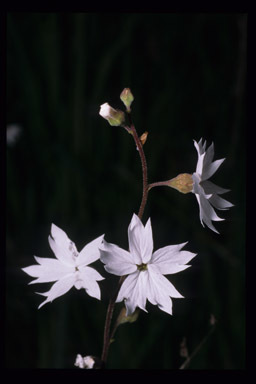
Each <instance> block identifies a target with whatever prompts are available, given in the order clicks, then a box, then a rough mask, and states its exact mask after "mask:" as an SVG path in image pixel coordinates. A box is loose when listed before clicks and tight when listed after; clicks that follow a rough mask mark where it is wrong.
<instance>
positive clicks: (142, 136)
mask: <svg viewBox="0 0 256 384" xmlns="http://www.w3.org/2000/svg"><path fill="white" fill-rule="evenodd" d="M147 137H148V132H147V131H146V132H144V133H143V134H142V135H141V137H140V142H141V144H142V145H144V144H145V143H146V141H147Z"/></svg>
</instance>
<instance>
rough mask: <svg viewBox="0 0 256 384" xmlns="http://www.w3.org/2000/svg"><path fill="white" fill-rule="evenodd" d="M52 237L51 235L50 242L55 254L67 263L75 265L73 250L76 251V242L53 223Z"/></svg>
mask: <svg viewBox="0 0 256 384" xmlns="http://www.w3.org/2000/svg"><path fill="white" fill-rule="evenodd" d="M51 234H52V237H51V236H49V237H48V240H49V244H50V247H51V249H52V251H53V252H54V254H55V256H56V257H57V258H58V259H59V260H60V261H61V262H63V263H65V264H67V265H74V258H73V251H74V250H75V251H76V247H75V244H74V243H73V242H72V241H71V240H70V239H69V238H68V237H67V235H66V233H65V232H64V231H63V230H62V229H60V228H59V227H57V226H56V225H54V224H52V227H51Z"/></svg>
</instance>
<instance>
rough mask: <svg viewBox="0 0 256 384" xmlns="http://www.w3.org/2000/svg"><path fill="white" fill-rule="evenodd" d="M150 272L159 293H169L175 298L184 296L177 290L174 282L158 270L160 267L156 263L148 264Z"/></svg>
mask: <svg viewBox="0 0 256 384" xmlns="http://www.w3.org/2000/svg"><path fill="white" fill-rule="evenodd" d="M148 272H149V274H150V278H151V281H152V283H154V284H155V285H156V286H157V288H158V291H159V294H160V295H161V296H162V295H169V296H171V297H175V298H182V297H183V296H182V295H181V294H180V293H179V292H178V291H177V289H176V288H175V287H174V286H173V284H172V283H171V282H170V281H169V280H168V279H167V278H166V277H165V276H163V275H161V273H159V272H158V268H157V267H156V266H155V265H154V264H149V265H148Z"/></svg>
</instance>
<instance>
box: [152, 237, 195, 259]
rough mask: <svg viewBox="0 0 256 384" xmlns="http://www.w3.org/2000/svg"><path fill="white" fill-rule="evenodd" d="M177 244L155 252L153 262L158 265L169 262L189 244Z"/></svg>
mask: <svg viewBox="0 0 256 384" xmlns="http://www.w3.org/2000/svg"><path fill="white" fill-rule="evenodd" d="M187 243H188V242H186V243H182V244H176V245H167V246H166V247H163V248H159V249H158V250H157V251H155V252H154V253H153V255H152V259H151V262H152V263H156V262H158V261H167V260H170V258H175V260H176V255H177V253H178V252H179V251H180V250H181V249H182V248H183V247H184V246H185V245H186V244H187Z"/></svg>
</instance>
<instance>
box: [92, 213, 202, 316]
mask: <svg viewBox="0 0 256 384" xmlns="http://www.w3.org/2000/svg"><path fill="white" fill-rule="evenodd" d="M128 239H129V249H130V251H129V252H128V251H126V250H124V249H122V248H119V247H118V246H117V245H115V244H110V243H107V242H106V241H103V243H102V245H101V246H100V251H101V256H100V259H101V261H102V262H103V263H104V264H105V269H106V271H107V272H109V273H112V274H114V275H118V276H125V275H128V276H127V277H126V279H125V280H124V282H123V284H122V286H121V288H120V291H119V293H118V296H117V299H116V301H117V302H121V301H123V300H124V301H125V305H126V314H127V316H130V315H131V314H132V313H133V312H134V311H135V309H136V307H139V308H141V309H142V310H144V311H146V312H147V310H146V308H145V306H146V301H147V299H148V300H149V302H150V303H151V304H153V305H158V307H159V308H160V309H161V310H162V311H165V312H167V313H169V314H172V300H171V297H175V298H181V297H183V296H182V295H181V294H180V293H179V292H178V291H177V290H176V289H175V288H174V286H173V285H172V283H171V282H170V281H169V280H168V279H167V278H166V277H165V276H164V275H169V274H174V273H177V272H181V271H183V270H184V269H186V268H188V267H189V265H185V264H187V263H188V262H189V261H190V260H191V259H192V258H193V257H194V256H195V254H194V253H191V252H187V251H181V249H182V248H183V247H184V245H185V244H186V243H183V244H178V245H169V246H167V247H164V248H160V249H158V250H157V251H155V252H153V237H152V228H151V221H150V219H148V221H147V223H146V225H145V227H144V225H143V224H142V222H141V221H140V219H139V217H138V216H136V215H135V214H134V215H133V217H132V220H131V223H130V225H129V228H128Z"/></svg>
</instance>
